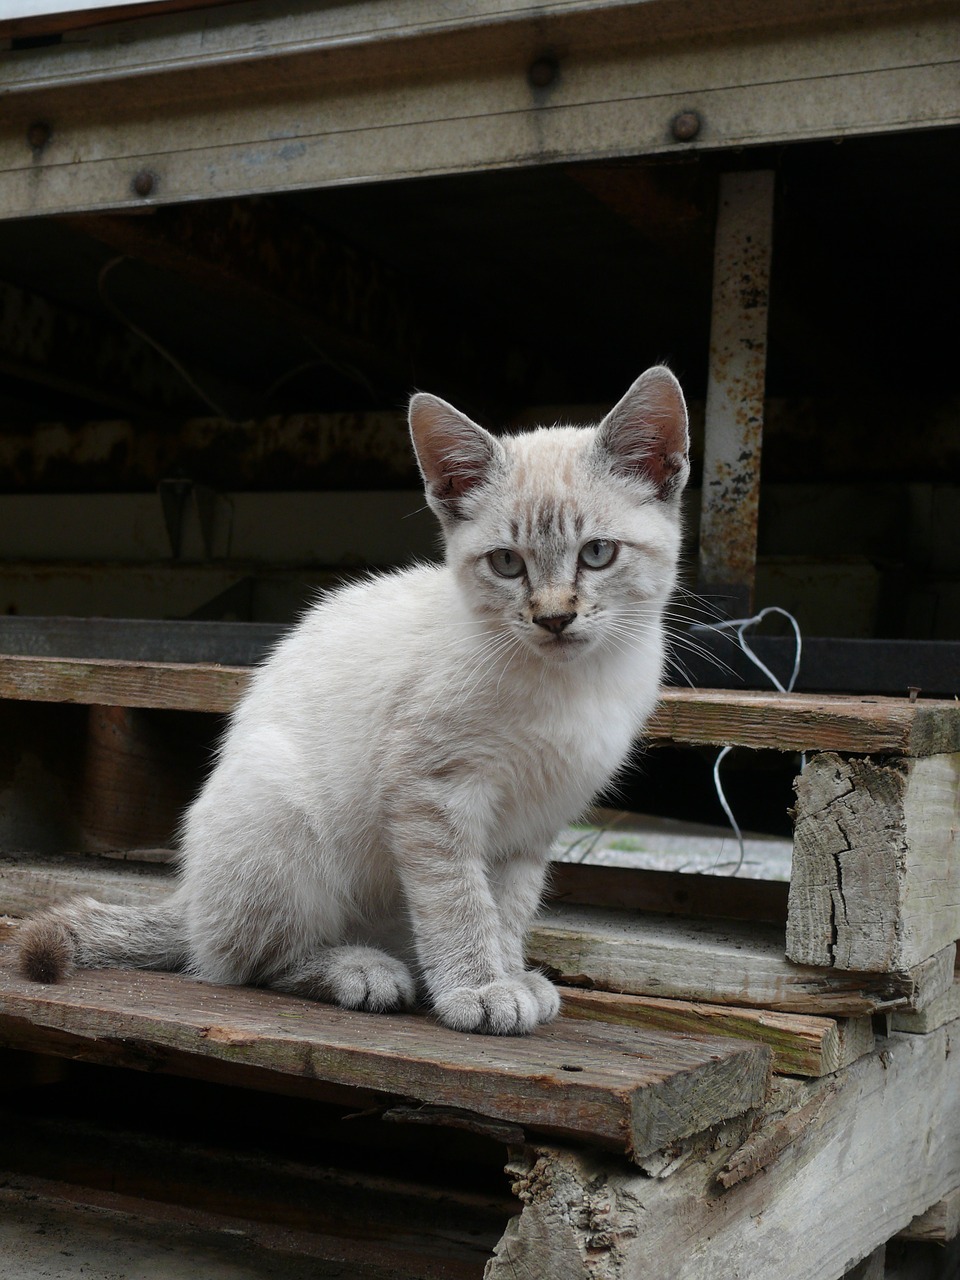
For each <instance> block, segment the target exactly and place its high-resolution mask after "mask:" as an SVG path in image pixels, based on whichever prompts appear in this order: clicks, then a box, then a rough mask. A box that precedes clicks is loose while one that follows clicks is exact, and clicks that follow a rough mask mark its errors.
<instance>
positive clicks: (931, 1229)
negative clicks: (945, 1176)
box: [898, 1189, 960, 1244]
mask: <svg viewBox="0 0 960 1280" xmlns="http://www.w3.org/2000/svg"><path fill="white" fill-rule="evenodd" d="M958 1235H960V1189H955V1190H953V1191H951V1192H950V1194H949V1195H946V1196H944V1197H943V1198H942V1199H941V1200H938V1201H937V1202H936V1204H932V1205H931V1206H930V1208H929V1209H927V1210H926V1211H925V1212H924V1213H919V1214H917V1216H916V1217H915V1218H914V1220H913V1221H912V1222H911V1223H910V1225H909V1226H908V1227H904V1229H903V1230H902V1231H901V1232H899V1233H898V1239H900V1240H936V1241H937V1242H938V1243H939V1244H946V1243H947V1242H948V1241H950V1240H955V1239H956V1238H957V1236H958Z"/></svg>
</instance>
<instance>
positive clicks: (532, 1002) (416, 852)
mask: <svg viewBox="0 0 960 1280" xmlns="http://www.w3.org/2000/svg"><path fill="white" fill-rule="evenodd" d="M464 831H465V824H463V823H457V822H456V818H455V817H454V816H453V814H452V813H451V812H450V810H449V809H445V808H443V807H441V806H439V805H438V806H432V805H431V806H425V807H421V808H417V809H412V810H410V811H408V812H407V813H406V814H404V815H401V816H399V817H398V818H397V820H396V822H395V824H394V830H393V837H394V841H395V852H396V855H397V865H398V869H399V872H400V876H401V879H402V881H403V887H404V892H405V894H406V898H407V904H408V907H409V910H410V914H411V917H412V919H413V926H414V935H415V939H416V946H417V954H418V958H419V961H420V968H421V972H422V974H423V980H424V983H425V984H426V987H427V990H428V992H429V994H430V999H431V1002H432V1004H433V1007H434V1009H435V1011H436V1014H437V1016H438V1017H439V1019H440V1021H441V1022H444V1023H446V1025H447V1026H448V1027H453V1029H454V1030H455V1031H482V1032H490V1033H493V1034H495V1035H524V1034H526V1033H527V1032H528V1031H532V1030H533V1028H534V1027H535V1026H536V1025H537V1023H538V1022H539V1021H540V1020H541V1011H540V1004H539V1001H538V999H537V998H536V996H535V995H534V993H533V991H532V989H531V986H530V984H529V983H528V981H527V980H526V975H525V974H523V973H521V972H519V971H518V966H517V964H516V962H515V955H516V949H515V947H514V946H513V945H512V944H510V945H509V946H508V950H509V959H510V965H509V967H508V957H507V955H505V953H504V928H503V923H502V921H501V918H500V911H499V909H498V907H497V902H496V899H495V898H494V895H493V892H492V890H491V887H490V883H489V881H488V878H487V874H486V870H485V868H484V862H483V857H482V853H481V850H480V848H479V847H471V846H470V842H469V840H468V839H466V838H465V836H464Z"/></svg>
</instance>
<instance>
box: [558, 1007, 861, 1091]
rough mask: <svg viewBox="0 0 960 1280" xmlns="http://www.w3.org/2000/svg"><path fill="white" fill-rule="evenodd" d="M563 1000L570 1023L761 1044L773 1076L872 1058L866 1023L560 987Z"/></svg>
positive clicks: (826, 1070) (819, 1071)
mask: <svg viewBox="0 0 960 1280" xmlns="http://www.w3.org/2000/svg"><path fill="white" fill-rule="evenodd" d="M561 995H562V997H563V1013H564V1015H565V1016H566V1017H568V1018H583V1019H585V1020H591V1021H599V1022H608V1023H611V1022H612V1023H616V1024H617V1025H619V1026H624V1027H655V1028H658V1029H659V1030H661V1031H677V1032H686V1031H693V1032H696V1033H698V1034H702V1033H706V1034H708V1035H720V1036H734V1037H735V1038H736V1039H739V1040H751V1041H756V1042H757V1043H758V1044H765V1045H767V1046H769V1048H770V1049H772V1050H773V1070H774V1071H776V1072H779V1073H781V1074H786V1075H797V1076H824V1075H829V1074H830V1073H831V1072H833V1071H839V1070H840V1068H841V1067H846V1066H849V1064H850V1063H851V1062H854V1061H856V1059H857V1058H860V1057H862V1056H863V1054H865V1053H871V1052H872V1051H873V1048H874V1045H875V1037H874V1034H873V1024H872V1022H871V1019H870V1018H869V1017H862V1018H818V1017H813V1016H809V1015H804V1014H796V1013H794V1014H790V1013H776V1012H774V1011H772V1010H769V1009H743V1008H736V1007H735V1006H730V1005H716V1004H705V1003H704V1002H703V1001H698V1002H693V1001H688V1000H661V999H657V998H656V997H654V996H628V995H617V994H615V993H613V992H609V991H582V990H578V989H577V988H575V987H563V988H562V989H561Z"/></svg>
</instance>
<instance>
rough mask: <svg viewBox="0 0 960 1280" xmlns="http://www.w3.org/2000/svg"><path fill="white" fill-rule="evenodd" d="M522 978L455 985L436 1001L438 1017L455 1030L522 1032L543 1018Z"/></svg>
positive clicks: (436, 998)
mask: <svg viewBox="0 0 960 1280" xmlns="http://www.w3.org/2000/svg"><path fill="white" fill-rule="evenodd" d="M526 977H527V975H526V974H525V975H524V976H523V977H522V978H501V979H500V980H499V981H497V982H487V983H485V984H484V985H483V986H480V987H453V988H452V989H451V990H449V991H441V992H440V993H439V994H438V995H437V996H436V997H435V998H434V1001H433V1007H434V1009H435V1010H436V1014H437V1017H438V1018H439V1019H440V1021H441V1022H443V1023H445V1024H446V1026H448V1027H452V1028H453V1030H454V1031H480V1032H484V1033H486V1034H487V1035H494V1036H523V1035H526V1034H527V1033H528V1032H529V1031H532V1030H533V1029H534V1027H535V1026H536V1025H537V1023H538V1022H539V1021H540V1016H539V1007H538V1003H537V999H536V997H535V996H534V994H533V992H532V991H531V989H530V986H529V984H528V983H527V981H526Z"/></svg>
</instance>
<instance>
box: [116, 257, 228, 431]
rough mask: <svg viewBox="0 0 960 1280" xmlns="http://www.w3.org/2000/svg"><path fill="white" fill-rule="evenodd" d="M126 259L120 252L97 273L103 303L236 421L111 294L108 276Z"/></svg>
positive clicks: (219, 412)
mask: <svg viewBox="0 0 960 1280" xmlns="http://www.w3.org/2000/svg"><path fill="white" fill-rule="evenodd" d="M126 260H127V259H126V256H125V255H124V254H120V255H119V256H118V257H116V258H111V259H110V260H109V261H108V262H105V263H104V264H103V266H102V267H101V268H100V271H99V273H98V275H97V292H98V293H99V295H100V301H101V302H102V303H103V305H104V306H105V307H106V308H107V310H108V311H110V312H112V313H113V315H115V316H116V317H117V319H118V320H119V321H120V322H121V323H122V324H125V325H126V326H127V328H128V329H129V330H130V331H131V333H135V334H136V335H137V337H138V338H140V339H141V340H142V341H143V342H145V343H146V344H147V345H148V346H150V347H153V349H154V351H156V352H157V354H158V355H161V356H163V358H164V360H166V362H167V363H168V364H169V365H171V366H172V367H173V368H174V369H176V371H177V373H179V375H180V377H181V378H182V379H183V380H184V382H185V383H186V384H187V386H188V387H190V389H191V390H192V391H193V392H194V393H195V394H196V395H198V396H199V397H200V399H201V400H202V401H203V402H204V404H205V405H207V406H208V408H210V409H212V410H213V412H214V413H215V414H216V415H217V417H218V418H226V419H227V420H228V421H229V422H232V421H234V417H233V414H232V413H228V412H227V411H226V409H224V408H223V406H222V405H219V404H217V402H216V400H214V399H213V397H212V396H209V395H207V393H206V391H204V389H203V387H201V386H200V384H199V383H198V382H197V380H196V379H195V378H194V377H193V376H192V374H190V373H189V372H188V370H187V369H185V368H184V366H183V365H182V364H181V363H180V361H179V360H178V359H177V357H176V356H175V355H174V354H173V352H172V351H168V350H167V348H166V347H165V346H163V344H162V343H160V342H158V341H157V339H156V338H154V337H152V336H151V335H150V334H149V333H147V331H146V330H145V329H141V328H140V326H139V325H138V324H135V323H134V321H133V320H131V319H130V317H129V316H128V315H127V313H126V312H125V311H124V310H123V308H122V307H120V306H119V305H118V304H117V303H116V302H114V300H113V299H112V298H111V297H110V296H109V294H108V293H107V289H106V281H107V276H108V275H109V274H110V272H111V271H112V270H113V269H114V267H115V266H117V265H118V264H119V263H121V262H125V261H126Z"/></svg>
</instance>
